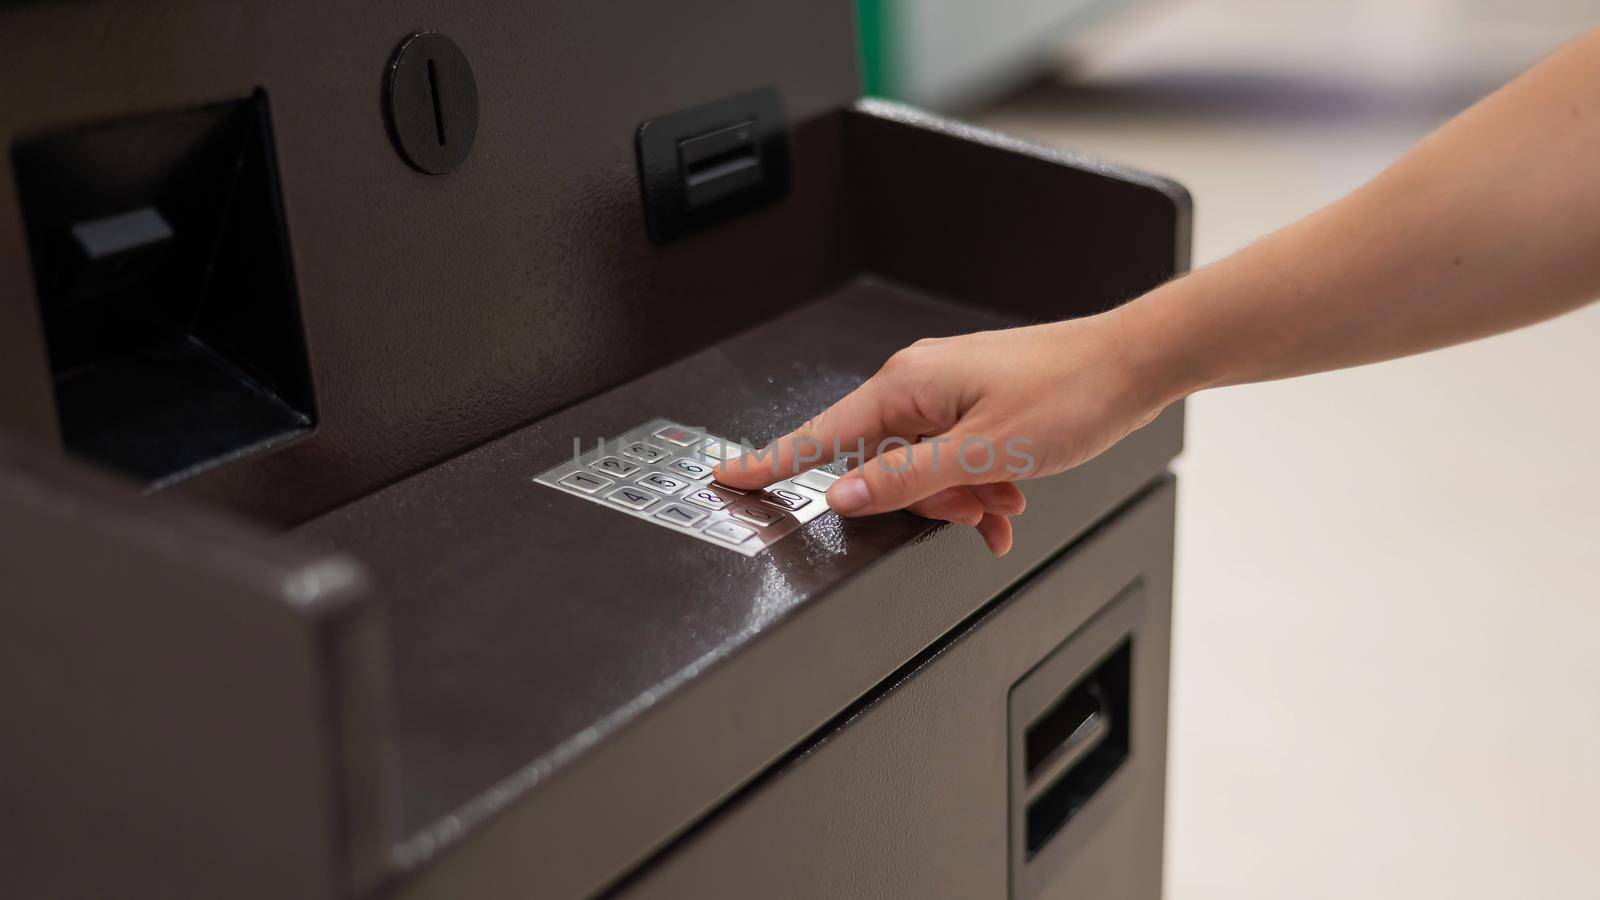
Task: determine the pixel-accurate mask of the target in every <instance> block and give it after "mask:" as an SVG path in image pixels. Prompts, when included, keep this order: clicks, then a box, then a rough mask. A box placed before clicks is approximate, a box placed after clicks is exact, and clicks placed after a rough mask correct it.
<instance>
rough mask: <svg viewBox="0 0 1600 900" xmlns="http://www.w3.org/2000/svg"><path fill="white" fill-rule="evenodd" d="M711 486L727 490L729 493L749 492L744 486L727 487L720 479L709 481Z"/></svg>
mask: <svg viewBox="0 0 1600 900" xmlns="http://www.w3.org/2000/svg"><path fill="white" fill-rule="evenodd" d="M711 486H712V487H714V488H716V489H717V490H719V491H727V492H728V493H730V494H748V493H750V492H749V491H747V490H745V489H744V488H736V487H728V486H727V485H725V484H723V483H722V482H720V481H713V482H711Z"/></svg>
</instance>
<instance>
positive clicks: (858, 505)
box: [828, 475, 872, 516]
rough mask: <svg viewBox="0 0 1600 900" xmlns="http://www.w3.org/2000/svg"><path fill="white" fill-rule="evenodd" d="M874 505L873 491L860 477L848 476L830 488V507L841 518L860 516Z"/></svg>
mask: <svg viewBox="0 0 1600 900" xmlns="http://www.w3.org/2000/svg"><path fill="white" fill-rule="evenodd" d="M871 503H872V489H871V488H870V487H868V486H867V480H866V479H865V478H862V477H861V476H860V475H846V476H844V477H843V478H840V479H839V480H838V481H835V482H834V483H833V486H832V487H830V488H828V506H829V507H830V508H831V509H832V510H833V511H834V512H836V513H838V514H839V515H841V516H854V515H860V514H861V513H862V511H863V510H865V509H866V508H867V507H868V506H869V505H870V504H871Z"/></svg>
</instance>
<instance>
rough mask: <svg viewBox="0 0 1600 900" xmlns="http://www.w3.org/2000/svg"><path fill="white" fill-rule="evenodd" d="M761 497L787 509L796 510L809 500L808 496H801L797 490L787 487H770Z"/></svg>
mask: <svg viewBox="0 0 1600 900" xmlns="http://www.w3.org/2000/svg"><path fill="white" fill-rule="evenodd" d="M761 499H762V500H764V501H766V502H767V503H771V504H772V505H773V506H781V507H783V508H784V509H787V510H796V509H799V508H800V507H802V506H805V505H806V504H807V503H810V502H811V498H810V497H802V496H801V495H800V493H799V492H798V491H791V490H789V489H787V488H771V489H769V490H768V491H767V493H766V494H765V495H764V496H763V497H762V498H761Z"/></svg>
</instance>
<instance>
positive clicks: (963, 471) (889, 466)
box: [828, 435, 994, 516]
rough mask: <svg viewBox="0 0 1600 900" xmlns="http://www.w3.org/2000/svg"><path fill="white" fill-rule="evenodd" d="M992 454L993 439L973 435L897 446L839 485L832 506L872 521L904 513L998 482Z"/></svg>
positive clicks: (831, 495)
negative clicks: (966, 487) (942, 494)
mask: <svg viewBox="0 0 1600 900" xmlns="http://www.w3.org/2000/svg"><path fill="white" fill-rule="evenodd" d="M992 451H993V445H992V444H991V443H990V442H989V441H988V440H987V439H985V438H982V437H978V436H971V435H969V436H966V437H961V436H957V435H941V436H939V437H934V438H929V439H927V440H925V441H922V442H921V443H918V444H910V445H902V446H898V447H895V448H894V449H891V450H887V451H885V452H883V453H880V454H878V455H877V456H875V457H873V458H872V459H869V460H867V461H866V462H863V463H862V464H861V465H860V466H858V467H857V468H855V469H852V470H851V471H850V472H849V473H847V474H846V475H845V476H844V477H842V478H840V479H839V480H838V481H836V482H834V484H833V486H832V487H830V488H829V489H828V506H830V507H831V508H832V509H833V510H834V511H835V512H837V513H839V515H841V516H869V515H872V514H874V513H881V512H889V511H890V510H895V509H903V508H905V507H907V506H910V505H911V504H913V503H916V502H917V501H919V500H923V499H925V498H927V497H930V496H932V495H934V494H936V493H938V492H939V491H942V490H944V489H946V488H950V487H954V486H956V485H961V484H977V483H980V482H986V481H993V480H994V478H993V475H994V473H993V472H992V471H990V470H991V469H993V462H994V453H993V452H992ZM963 455H965V456H966V459H965V461H964V460H963V459H962V457H963ZM986 460H987V462H986Z"/></svg>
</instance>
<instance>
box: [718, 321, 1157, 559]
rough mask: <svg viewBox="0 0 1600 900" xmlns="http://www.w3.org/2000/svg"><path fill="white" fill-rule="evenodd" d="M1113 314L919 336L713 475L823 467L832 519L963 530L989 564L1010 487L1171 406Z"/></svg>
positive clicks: (1013, 490)
mask: <svg viewBox="0 0 1600 900" xmlns="http://www.w3.org/2000/svg"><path fill="white" fill-rule="evenodd" d="M1135 349H1136V347H1135V345H1134V343H1133V341H1132V339H1131V336H1130V335H1129V334H1128V329H1127V326H1126V324H1125V323H1123V322H1122V321H1120V320H1119V318H1118V317H1117V316H1116V314H1115V312H1112V313H1105V314H1102V315H1099V316H1093V317H1090V318H1085V319H1074V320H1071V321H1066V322H1057V323H1053V324H1049V325H1036V326H1031V327H1026V328H1013V329H1007V330H1004V331H985V332H978V333H976V334H967V335H961V336H958V337H950V338H932V339H927V340H921V341H918V342H916V343H915V344H912V345H911V346H910V347H907V348H906V349H904V350H901V351H900V352H898V353H896V354H895V355H894V356H892V357H890V359H889V361H888V362H887V363H885V364H884V366H883V368H881V369H880V370H879V371H878V373H877V374H876V375H874V376H872V377H871V378H870V379H868V380H867V381H866V382H865V383H864V384H862V385H861V386H860V387H859V388H857V389H856V390H855V391H853V392H851V393H850V394H849V395H848V396H846V397H845V398H844V399H842V400H840V401H839V402H838V403H836V404H834V405H833V406H832V407H830V408H828V409H827V410H825V411H823V412H822V413H821V414H820V415H818V416H816V417H815V418H813V419H811V420H810V421H809V422H806V423H805V424H804V425H802V426H800V427H799V428H798V429H796V430H795V431H794V432H792V433H790V434H788V435H785V436H784V437H781V438H779V439H778V440H776V441H774V442H772V443H771V444H769V445H768V446H767V447H766V448H764V449H762V450H760V451H757V452H755V453H751V454H745V455H744V456H741V457H737V458H735V459H733V460H729V461H727V462H724V463H722V464H721V465H719V466H718V467H717V471H716V479H717V480H718V481H720V482H722V483H724V484H727V485H729V486H730V487H736V488H744V489H754V488H759V487H765V486H766V485H769V484H772V483H773V482H775V481H779V480H781V479H783V478H789V477H792V476H794V475H795V474H797V473H799V472H800V471H802V470H804V469H808V468H812V467H815V466H818V465H822V464H824V463H827V462H830V461H832V460H834V459H837V458H841V457H847V458H850V459H851V461H852V463H853V464H854V467H853V468H852V469H851V470H850V471H849V472H847V473H846V474H845V475H844V477H842V478H840V479H839V480H838V481H837V482H835V483H834V484H833V486H832V487H831V488H830V489H829V490H828V504H829V506H831V507H832V508H833V509H834V510H835V511H836V512H838V513H839V514H840V515H843V516H865V515H872V514H874V513H881V512H888V511H890V510H895V509H909V510H911V511H912V512H915V513H917V514H919V515H923V516H927V517H928V518H932V519H942V520H945V521H948V522H958V523H961V524H965V525H972V526H974V527H976V528H977V529H978V532H979V533H980V534H981V535H982V536H983V540H984V542H985V543H986V544H987V545H988V547H989V550H990V551H991V552H993V553H994V554H995V555H997V556H1002V555H1004V554H1005V553H1006V552H1007V551H1009V550H1010V549H1011V542H1012V531H1011V520H1010V517H1011V516H1015V515H1018V514H1020V513H1021V512H1022V511H1023V508H1024V506H1025V505H1026V502H1025V500H1024V498H1023V496H1022V491H1021V490H1020V489H1018V487H1017V486H1016V484H1014V483H1013V482H1015V481H1018V480H1021V479H1026V478H1037V477H1040V476H1044V475H1053V474H1055V473H1057V472H1062V471H1065V470H1066V469H1070V468H1072V467H1073V466H1076V465H1079V464H1081V463H1083V462H1086V461H1088V460H1089V459H1092V458H1093V457H1095V456H1097V455H1098V454H1100V453H1101V452H1102V451H1104V450H1106V449H1107V448H1109V447H1110V446H1111V445H1113V444H1115V443H1116V442H1117V441H1119V440H1121V439H1122V438H1123V437H1125V436H1127V435H1128V434H1129V433H1130V432H1132V431H1134V430H1136V429H1138V428H1140V427H1141V426H1143V425H1145V424H1146V423H1148V422H1149V421H1150V420H1151V419H1154V418H1155V416H1156V415H1157V414H1158V413H1159V412H1160V411H1161V410H1162V408H1164V407H1165V406H1166V405H1167V403H1169V402H1171V401H1172V400H1173V399H1176V397H1175V396H1168V395H1167V394H1166V393H1165V392H1163V391H1161V390H1158V389H1156V388H1155V387H1154V385H1155V384H1157V382H1158V380H1157V379H1154V378H1151V377H1149V373H1150V370H1149V369H1148V368H1147V367H1144V366H1142V365H1141V363H1140V356H1141V355H1140V354H1138V353H1136V352H1134V350H1135Z"/></svg>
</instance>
